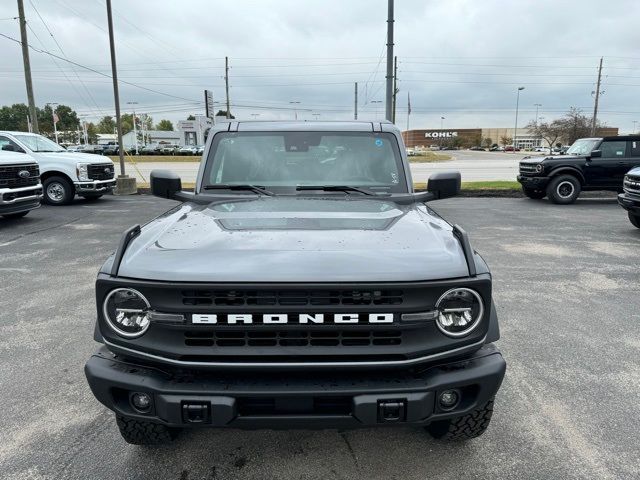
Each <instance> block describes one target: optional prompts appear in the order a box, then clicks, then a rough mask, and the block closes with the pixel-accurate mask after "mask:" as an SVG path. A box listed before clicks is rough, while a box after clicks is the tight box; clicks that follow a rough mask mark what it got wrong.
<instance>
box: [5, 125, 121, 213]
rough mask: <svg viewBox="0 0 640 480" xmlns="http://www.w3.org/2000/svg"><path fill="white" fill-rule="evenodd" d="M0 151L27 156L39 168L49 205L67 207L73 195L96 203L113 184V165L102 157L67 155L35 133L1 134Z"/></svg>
mask: <svg viewBox="0 0 640 480" xmlns="http://www.w3.org/2000/svg"><path fill="white" fill-rule="evenodd" d="M0 149H1V150H4V151H12V152H18V153H26V154H28V155H30V156H31V157H33V158H34V159H35V160H36V161H37V162H38V165H39V166H40V179H41V181H42V185H43V190H44V196H43V199H42V201H43V202H44V203H48V204H50V205H66V204H68V203H71V201H72V200H73V198H74V196H75V195H76V194H77V195H80V196H81V197H84V198H86V199H87V200H95V199H97V198H100V197H101V196H102V195H104V194H105V193H108V192H110V191H111V190H113V187H114V186H115V184H116V180H115V178H114V177H115V168H114V165H113V162H112V161H111V160H110V159H108V158H105V157H102V156H101V155H92V154H89V153H72V152H67V151H66V150H65V149H64V148H62V147H61V146H60V145H58V144H57V143H55V142H52V141H51V140H49V139H47V138H45V137H43V136H42V135H36V134H34V133H26V132H3V131H0Z"/></svg>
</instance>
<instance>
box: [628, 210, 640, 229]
mask: <svg viewBox="0 0 640 480" xmlns="http://www.w3.org/2000/svg"><path fill="white" fill-rule="evenodd" d="M628 213H629V221H630V222H631V225H633V226H634V227H636V228H640V215H634V214H633V213H631V212H628Z"/></svg>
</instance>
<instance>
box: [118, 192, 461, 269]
mask: <svg viewBox="0 0 640 480" xmlns="http://www.w3.org/2000/svg"><path fill="white" fill-rule="evenodd" d="M119 275H120V276H124V277H130V278H139V279H150V280H166V281H193V282H340V281H345V282H372V281H376V282H378V281H379V282H382V281H420V280H436V279H447V278H459V277H465V276H467V275H468V269H467V264H466V261H465V257H464V254H463V251H462V248H461V246H460V244H459V242H458V240H457V239H456V238H455V237H454V235H453V233H452V227H451V226H450V225H449V224H448V223H446V222H445V221H444V220H442V219H441V218H440V217H439V216H438V215H437V214H436V213H435V212H433V211H432V210H431V209H429V208H428V207H426V206H425V205H423V204H419V205H409V206H400V205H396V204H395V203H393V202H389V201H385V200H373V199H365V198H362V197H358V198H357V199H356V198H350V199H346V198H345V197H343V196H340V198H339V199H335V200H334V199H327V198H323V199H317V198H314V199H310V198H309V197H306V198H305V197H293V196H292V197H285V196H276V197H257V198H255V199H254V198H252V199H237V200H235V199H234V200H228V201H219V202H214V203H212V204H210V205H207V206H202V205H196V204H193V203H186V204H183V205H181V206H179V207H176V208H175V209H174V210H171V211H169V212H167V213H166V214H164V215H163V216H161V217H159V218H157V219H155V220H153V221H152V222H150V223H149V224H147V225H146V226H144V227H143V228H142V231H141V233H140V235H139V236H138V237H136V238H135V239H134V240H133V241H132V242H131V244H130V245H129V247H128V249H127V251H126V253H125V255H124V258H123V260H122V263H121V265H120V270H119Z"/></svg>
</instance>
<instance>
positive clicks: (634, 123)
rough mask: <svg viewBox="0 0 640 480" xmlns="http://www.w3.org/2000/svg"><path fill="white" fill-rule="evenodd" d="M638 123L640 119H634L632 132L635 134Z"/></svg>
mask: <svg viewBox="0 0 640 480" xmlns="http://www.w3.org/2000/svg"><path fill="white" fill-rule="evenodd" d="M637 123H638V121H637V120H634V121H633V132H631V133H633V134H634V135H635V133H636V132H637V130H636V124H637Z"/></svg>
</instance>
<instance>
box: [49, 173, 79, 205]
mask: <svg viewBox="0 0 640 480" xmlns="http://www.w3.org/2000/svg"><path fill="white" fill-rule="evenodd" d="M42 191H43V195H42V201H43V202H44V203H46V204H47V205H68V204H70V203H71V201H72V200H73V197H74V196H75V194H76V190H75V187H74V186H73V184H72V183H71V182H70V181H69V180H67V179H66V178H64V177H55V176H54V177H49V178H47V179H46V180H45V181H44V182H42ZM54 192H55V193H56V194H55V195H54Z"/></svg>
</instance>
